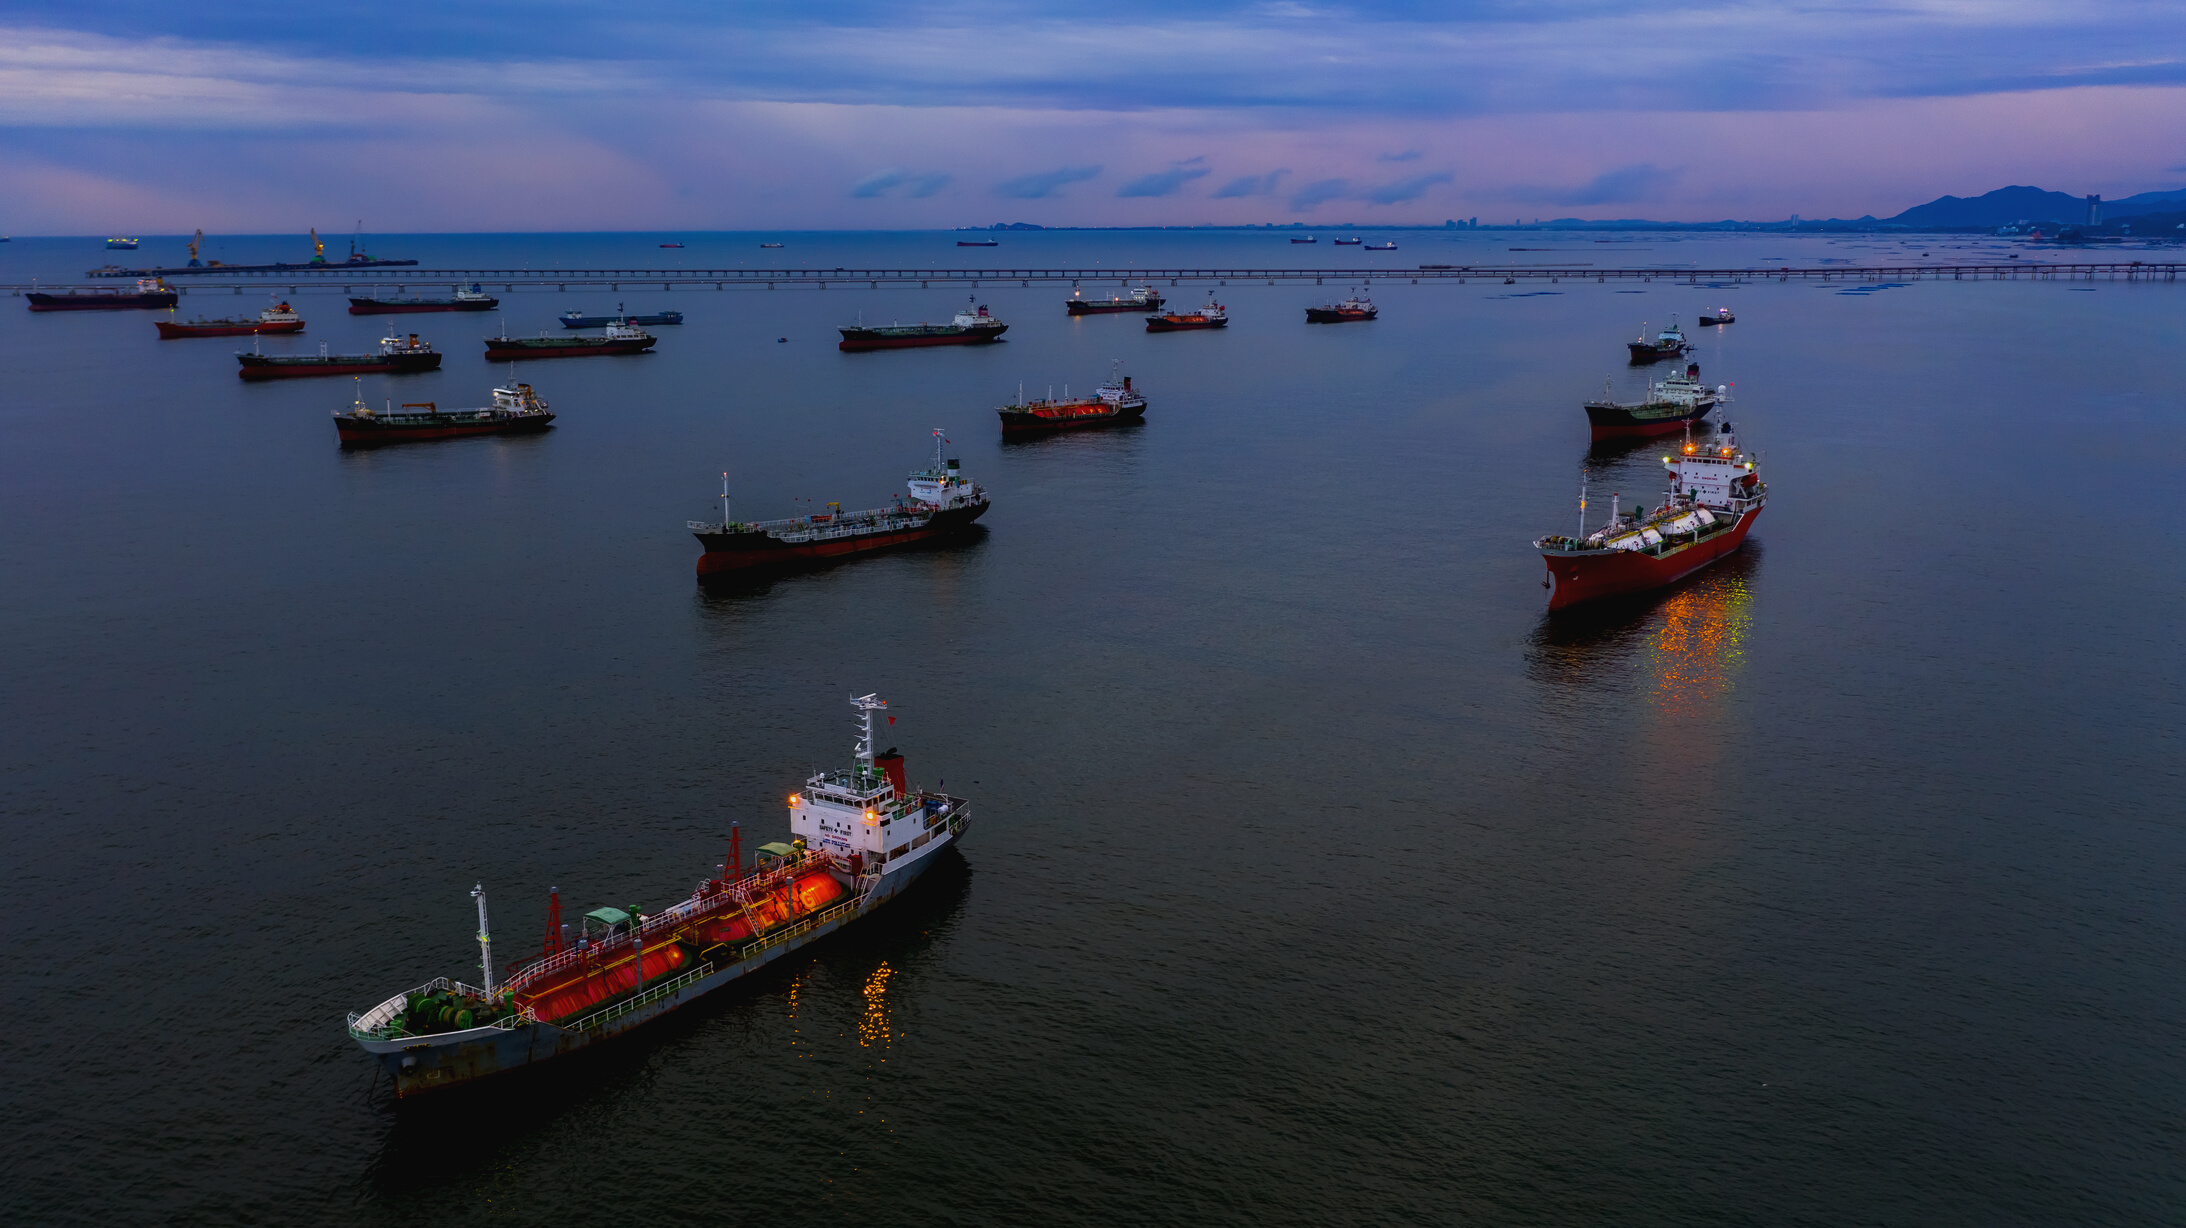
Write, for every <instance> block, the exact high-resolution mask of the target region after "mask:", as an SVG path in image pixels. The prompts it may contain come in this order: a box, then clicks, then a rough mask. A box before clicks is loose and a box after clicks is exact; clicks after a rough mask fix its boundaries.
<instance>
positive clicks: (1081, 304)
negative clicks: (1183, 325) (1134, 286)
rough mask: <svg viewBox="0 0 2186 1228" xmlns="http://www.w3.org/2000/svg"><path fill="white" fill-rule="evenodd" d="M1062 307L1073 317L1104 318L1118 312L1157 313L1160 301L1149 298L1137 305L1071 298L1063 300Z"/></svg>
mask: <svg viewBox="0 0 2186 1228" xmlns="http://www.w3.org/2000/svg"><path fill="white" fill-rule="evenodd" d="M1063 306H1065V307H1067V308H1069V309H1070V314H1072V315H1074V316H1104V315H1110V314H1112V313H1115V312H1119V311H1159V310H1161V300H1160V299H1158V298H1150V299H1146V300H1145V301H1143V302H1137V303H1134V302H1132V301H1130V300H1129V299H1120V300H1114V301H1109V302H1101V301H1092V302H1088V301H1087V300H1085V299H1076V298H1073V299H1065V300H1063Z"/></svg>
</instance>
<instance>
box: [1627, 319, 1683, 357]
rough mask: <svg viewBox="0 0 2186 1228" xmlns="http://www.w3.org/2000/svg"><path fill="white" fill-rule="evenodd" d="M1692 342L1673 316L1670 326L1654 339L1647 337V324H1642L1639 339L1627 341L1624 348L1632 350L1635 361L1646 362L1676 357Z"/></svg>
mask: <svg viewBox="0 0 2186 1228" xmlns="http://www.w3.org/2000/svg"><path fill="white" fill-rule="evenodd" d="M1692 344H1693V343H1692V342H1691V341H1689V340H1687V339H1686V336H1685V332H1684V330H1683V329H1680V328H1679V327H1678V326H1677V317H1676V316H1671V317H1670V327H1668V328H1665V329H1663V330H1662V331H1661V332H1659V333H1656V334H1655V339H1654V340H1653V341H1649V340H1648V339H1647V326H1646V325H1645V324H1642V325H1640V335H1639V340H1637V341H1627V342H1625V343H1624V348H1626V349H1627V350H1630V351H1631V352H1632V361H1633V362H1641V363H1644V362H1656V361H1659V360H1661V359H1664V358H1675V357H1677V356H1678V355H1680V354H1683V353H1684V352H1685V351H1686V350H1689V349H1691V348H1692Z"/></svg>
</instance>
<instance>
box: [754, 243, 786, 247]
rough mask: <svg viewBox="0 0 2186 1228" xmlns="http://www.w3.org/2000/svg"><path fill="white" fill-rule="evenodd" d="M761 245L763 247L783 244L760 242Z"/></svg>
mask: <svg viewBox="0 0 2186 1228" xmlns="http://www.w3.org/2000/svg"><path fill="white" fill-rule="evenodd" d="M759 246H761V247H780V246H781V244H779V243H761V244H760V245H759Z"/></svg>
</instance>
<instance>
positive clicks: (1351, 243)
mask: <svg viewBox="0 0 2186 1228" xmlns="http://www.w3.org/2000/svg"><path fill="white" fill-rule="evenodd" d="M1361 242H1363V240H1360V239H1338V240H1336V246H1338V247H1357V246H1358V245H1359V244H1360V243H1361Z"/></svg>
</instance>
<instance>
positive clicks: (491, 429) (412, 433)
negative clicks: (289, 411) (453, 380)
mask: <svg viewBox="0 0 2186 1228" xmlns="http://www.w3.org/2000/svg"><path fill="white" fill-rule="evenodd" d="M545 429H547V423H546V422H524V423H519V424H517V425H515V426H508V425H504V424H501V423H498V422H496V423H486V424H484V425H479V426H418V427H396V428H394V429H392V430H369V431H359V430H352V429H350V428H349V427H347V426H343V425H342V424H340V423H336V424H335V426H334V433H335V434H337V435H339V436H340V437H341V441H342V442H343V443H404V442H407V441H409V440H413V439H453V438H456V437H457V436H460V435H521V434H526V433H529V432H532V431H543V430H545Z"/></svg>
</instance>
